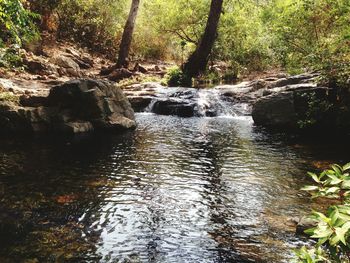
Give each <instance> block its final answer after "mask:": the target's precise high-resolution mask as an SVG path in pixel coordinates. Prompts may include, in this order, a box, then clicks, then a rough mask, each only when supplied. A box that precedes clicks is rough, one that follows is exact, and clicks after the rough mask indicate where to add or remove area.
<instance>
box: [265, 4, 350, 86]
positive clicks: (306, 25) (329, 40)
mask: <svg viewBox="0 0 350 263" xmlns="http://www.w3.org/2000/svg"><path fill="white" fill-rule="evenodd" d="M263 21H264V22H265V24H266V25H267V26H268V27H269V28H270V29H271V30H272V31H271V33H272V35H273V37H274V40H273V49H274V50H275V53H276V55H277V57H279V59H280V61H282V64H283V66H285V67H287V68H288V69H290V70H291V71H295V70H300V69H302V68H305V69H308V70H319V71H321V72H322V73H323V74H324V75H325V76H326V77H327V78H328V79H333V80H335V81H336V82H339V84H340V85H342V84H344V80H345V79H347V78H348V77H349V75H350V70H349V62H350V57H349V54H350V53H349V52H350V45H349V36H350V23H349V21H350V3H349V1H348V0H337V1H333V0H323V1H320V0H297V1H291V0H288V1H285V0H275V1H273V2H272V4H270V5H268V6H267V8H265V9H264V12H263Z"/></svg>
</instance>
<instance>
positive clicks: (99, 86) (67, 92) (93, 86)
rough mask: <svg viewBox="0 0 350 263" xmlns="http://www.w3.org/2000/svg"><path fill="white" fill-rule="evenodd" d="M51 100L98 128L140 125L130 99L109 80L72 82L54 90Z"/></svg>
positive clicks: (50, 102) (49, 100)
mask: <svg viewBox="0 0 350 263" xmlns="http://www.w3.org/2000/svg"><path fill="white" fill-rule="evenodd" d="M48 103H49V105H51V106H53V107H58V108H59V110H68V111H70V112H71V114H72V115H73V116H74V118H75V119H78V120H84V121H90V122H91V123H92V125H93V127H94V128H95V129H105V128H106V129H113V128H117V129H119V128H128V129H129V128H133V127H135V125H136V124H135V117H134V111H133V110H132V108H131V105H130V102H129V101H128V99H127V98H126V97H125V96H124V94H123V92H122V90H121V89H120V88H118V87H116V86H114V85H113V84H111V83H109V82H104V81H96V80H73V81H69V82H67V83H64V84H62V85H59V86H56V87H53V88H52V89H51V91H50V94H49V96H48Z"/></svg>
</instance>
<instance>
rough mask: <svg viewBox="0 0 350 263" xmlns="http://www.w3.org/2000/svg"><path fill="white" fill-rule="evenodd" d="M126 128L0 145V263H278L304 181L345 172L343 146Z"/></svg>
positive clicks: (189, 124)
mask: <svg viewBox="0 0 350 263" xmlns="http://www.w3.org/2000/svg"><path fill="white" fill-rule="evenodd" d="M137 120H138V123H139V126H138V128H137V130H136V131H132V132H127V133H124V134H122V135H108V136H107V135H104V134H95V135H90V136H85V137H76V138H60V137H51V138H18V137H16V138H12V139H11V138H6V139H0V158H1V161H0V198H1V204H0V232H1V233H0V246H1V248H0V261H1V262H14V261H15V262H24V261H25V260H32V261H33V262H199V261H200V262H288V261H289V259H290V257H291V252H290V251H291V249H292V248H293V247H296V246H299V245H301V244H304V240H303V239H301V238H300V237H297V236H295V235H294V231H295V223H293V220H291V219H293V218H295V217H298V216H300V214H303V213H306V212H307V211H309V210H310V207H311V205H310V203H309V199H308V198H307V196H306V195H305V194H303V193H300V191H299V189H300V187H301V186H302V185H303V184H305V183H307V181H308V179H307V178H306V177H305V172H306V170H317V169H321V168H322V167H323V166H324V165H326V164H328V163H330V162H345V161H346V160H344V159H343V158H344V156H346V155H345V154H344V152H345V150H346V149H347V146H346V145H341V144H337V143H335V144H333V145H327V146H324V143H322V144H321V143H320V142H317V141H314V142H312V143H305V142H300V140H299V139H297V138H287V139H286V136H284V135H281V134H275V135H271V134H268V133H267V132H265V131H264V130H262V129H260V128H256V127H254V126H253V124H252V120H251V118H249V117H237V118H189V119H182V118H176V117H167V116H156V115H152V114H139V115H137ZM35 260H36V261H35Z"/></svg>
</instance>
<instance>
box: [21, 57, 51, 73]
mask: <svg viewBox="0 0 350 263" xmlns="http://www.w3.org/2000/svg"><path fill="white" fill-rule="evenodd" d="M23 63H24V64H25V65H26V66H27V69H28V72H30V73H32V74H40V73H41V72H43V71H44V70H45V69H46V66H45V64H44V63H43V62H41V61H34V60H32V61H29V60H26V59H25V60H23Z"/></svg>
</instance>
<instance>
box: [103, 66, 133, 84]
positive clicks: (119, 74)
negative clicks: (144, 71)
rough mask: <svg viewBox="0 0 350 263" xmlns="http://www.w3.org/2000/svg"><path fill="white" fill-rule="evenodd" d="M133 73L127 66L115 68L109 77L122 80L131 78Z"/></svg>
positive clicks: (112, 79)
mask: <svg viewBox="0 0 350 263" xmlns="http://www.w3.org/2000/svg"><path fill="white" fill-rule="evenodd" d="M132 75H133V73H132V72H131V71H129V70H128V69H125V68H120V69H115V70H114V71H113V72H112V73H110V74H109V75H108V79H109V80H111V81H120V80H122V79H126V78H130V77H131V76H132Z"/></svg>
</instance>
